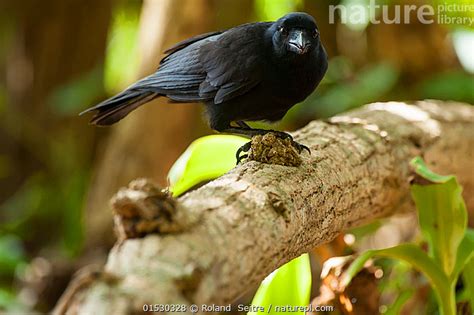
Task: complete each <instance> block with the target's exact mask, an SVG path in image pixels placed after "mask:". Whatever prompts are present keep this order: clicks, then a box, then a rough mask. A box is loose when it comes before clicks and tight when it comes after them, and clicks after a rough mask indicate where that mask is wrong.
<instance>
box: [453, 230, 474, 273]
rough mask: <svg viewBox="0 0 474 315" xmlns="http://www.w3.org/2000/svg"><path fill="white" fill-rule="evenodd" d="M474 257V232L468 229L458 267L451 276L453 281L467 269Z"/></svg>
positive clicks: (459, 250) (460, 246) (458, 258)
mask: <svg viewBox="0 0 474 315" xmlns="http://www.w3.org/2000/svg"><path fill="white" fill-rule="evenodd" d="M473 257H474V230H473V229H467V230H466V234H465V235H464V238H463V239H462V241H461V244H460V245H459V248H458V252H457V257H456V265H455V266H454V270H453V272H452V274H451V281H453V282H455V281H456V280H457V278H458V277H459V273H461V272H462V271H463V270H465V268H466V264H467V263H468V262H469V261H470V260H472V259H473Z"/></svg>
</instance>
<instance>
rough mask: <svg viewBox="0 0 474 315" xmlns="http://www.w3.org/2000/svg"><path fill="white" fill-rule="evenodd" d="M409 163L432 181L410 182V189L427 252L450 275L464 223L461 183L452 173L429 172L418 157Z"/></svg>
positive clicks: (462, 234) (461, 237)
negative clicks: (427, 182) (422, 182)
mask: <svg viewBox="0 0 474 315" xmlns="http://www.w3.org/2000/svg"><path fill="white" fill-rule="evenodd" d="M411 165H412V166H413V167H414V168H415V171H416V172H417V173H418V174H419V175H420V176H422V177H424V178H425V179H427V180H429V181H431V182H433V183H434V184H427V185H419V184H414V185H413V186H412V187H411V193H412V197H413V199H414V200H415V203H416V207H417V209H418V216H419V221H420V227H421V231H422V233H423V235H424V236H425V238H426V239H427V241H428V244H429V249H430V254H431V255H432V256H433V257H434V258H435V260H436V261H437V263H438V264H440V266H441V267H442V269H443V270H444V272H445V274H447V275H450V274H451V273H452V272H453V269H454V266H455V263H456V257H457V250H458V247H459V244H460V243H461V241H462V239H463V237H464V232H465V230H466V225H467V212H466V206H465V205H464V201H463V199H462V196H461V192H462V189H461V186H460V185H459V184H458V182H457V180H456V178H455V177H454V176H441V175H438V174H435V173H433V172H431V171H430V170H429V169H428V167H427V166H426V165H425V164H424V162H423V160H422V159H421V158H415V159H413V160H412V162H411Z"/></svg>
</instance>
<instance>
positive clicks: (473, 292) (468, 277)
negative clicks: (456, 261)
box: [462, 257, 474, 309]
mask: <svg viewBox="0 0 474 315" xmlns="http://www.w3.org/2000/svg"><path fill="white" fill-rule="evenodd" d="M462 279H463V283H464V285H465V286H466V290H467V291H468V293H469V303H470V304H471V309H474V257H472V258H471V259H470V260H469V261H468V262H467V264H466V266H465V268H464V271H463V272H462Z"/></svg>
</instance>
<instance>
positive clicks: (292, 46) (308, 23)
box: [271, 12, 320, 55]
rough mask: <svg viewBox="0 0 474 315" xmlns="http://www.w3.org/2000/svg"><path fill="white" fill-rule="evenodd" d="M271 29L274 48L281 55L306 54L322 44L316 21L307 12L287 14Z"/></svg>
mask: <svg viewBox="0 0 474 315" xmlns="http://www.w3.org/2000/svg"><path fill="white" fill-rule="evenodd" d="M271 30H272V32H273V36H272V42H273V48H274V50H275V51H276V52H277V53H278V54H279V55H288V54H292V55H305V54H307V53H309V52H311V51H313V50H314V49H316V48H317V47H318V46H319V45H320V42H319V30H318V26H317V25H316V21H315V20H314V18H313V17H312V16H311V15H309V14H306V13H302V12H295V13H290V14H287V15H285V16H284V17H282V18H280V19H279V20H278V21H276V22H275V23H274V24H273V26H272V27H271Z"/></svg>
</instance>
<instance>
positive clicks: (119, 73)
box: [104, 1, 158, 94]
mask: <svg viewBox="0 0 474 315" xmlns="http://www.w3.org/2000/svg"><path fill="white" fill-rule="evenodd" d="M139 20H140V2H139V1H119V2H118V5H117V6H116V7H115V9H114V12H113V19H112V25H111V26H110V31H109V40H108V45H107V51H106V58H105V74H104V83H105V89H106V91H107V92H108V93H109V94H114V93H117V92H119V91H120V90H121V89H123V88H125V87H126V86H127V85H129V84H131V83H132V81H133V79H134V78H135V76H136V72H137V69H138V65H139V64H140V55H139V53H138V26H139ZM157 58H158V57H157Z"/></svg>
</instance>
